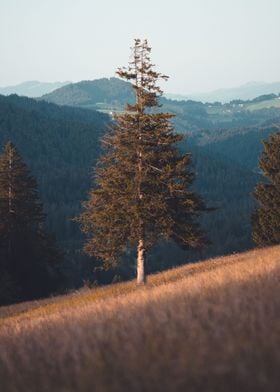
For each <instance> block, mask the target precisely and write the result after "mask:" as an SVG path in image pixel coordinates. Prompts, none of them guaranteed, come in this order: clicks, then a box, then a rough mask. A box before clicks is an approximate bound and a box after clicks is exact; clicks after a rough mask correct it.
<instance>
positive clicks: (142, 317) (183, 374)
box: [0, 246, 280, 392]
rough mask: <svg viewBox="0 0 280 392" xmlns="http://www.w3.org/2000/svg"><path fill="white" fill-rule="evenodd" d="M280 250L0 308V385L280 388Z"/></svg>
mask: <svg viewBox="0 0 280 392" xmlns="http://www.w3.org/2000/svg"><path fill="white" fill-rule="evenodd" d="M279 298H280V247H279V246H276V247H271V248H266V249H261V250H253V251H250V252H247V253H241V254H235V255H232V256H228V257H221V258H217V259H213V260H209V261H207V262H202V263H196V264H191V265H186V266H183V267H180V268H176V269H172V270H169V271H167V272H164V273H160V274H155V275H152V276H150V277H149V279H148V284H147V285H146V286H143V287H136V285H135V283H134V282H127V283H118V284H115V285H111V286H107V287H101V288H95V289H91V290H90V289H84V290H81V291H79V292H76V293H72V294H69V295H67V296H60V297H57V298H51V299H49V300H42V301H34V302H30V303H25V304H20V305H14V306H9V307H2V308H0V382H1V385H0V390H1V392H17V391H28V392H33V391H34V392H37V391H40V392H44V391H53V392H54V391H65V392H66V391H67V392H68V391H69V392H71V391H96V392H99V391H100V392H103V391H104V392H105V391H116V392H117V391H139V392H143V391H161V392H164V391H188V392H189V391H207V392H212V391H213V392H214V391H215V392H219V391H238V392H241V391H246V392H248V391H254V392H257V391H266V392H269V391H278V390H279V387H280V374H279V367H280V351H279V347H280V302H279Z"/></svg>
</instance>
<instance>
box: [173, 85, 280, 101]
mask: <svg viewBox="0 0 280 392" xmlns="http://www.w3.org/2000/svg"><path fill="white" fill-rule="evenodd" d="M279 93H280V82H274V83H265V82H249V83H246V84H244V85H242V86H240V87H235V88H223V89H218V90H214V91H210V92H208V93H201V94H199V93H198V94H186V95H180V94H166V97H167V98H169V99H176V100H184V101H187V100H194V101H201V102H222V103H226V102H230V101H233V100H236V99H240V100H244V101H247V100H251V99H254V98H256V97H258V96H260V95H266V94H279Z"/></svg>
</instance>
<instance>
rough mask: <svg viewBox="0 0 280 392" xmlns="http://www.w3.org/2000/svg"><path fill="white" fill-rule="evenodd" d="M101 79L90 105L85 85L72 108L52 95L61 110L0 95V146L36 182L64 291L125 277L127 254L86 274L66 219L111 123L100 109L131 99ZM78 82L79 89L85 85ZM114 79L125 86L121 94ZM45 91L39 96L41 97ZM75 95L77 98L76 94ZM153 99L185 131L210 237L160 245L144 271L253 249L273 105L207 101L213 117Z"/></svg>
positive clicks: (129, 264) (76, 206)
mask: <svg viewBox="0 0 280 392" xmlns="http://www.w3.org/2000/svg"><path fill="white" fill-rule="evenodd" d="M104 80H105V84H106V86H103V87H102V83H101V84H100V85H99V90H98V91H97V92H96V99H95V102H93V100H91V99H89V96H90V91H91V89H90V88H88V90H87V101H86V104H85V105H84V104H81V100H82V99H79V100H78V103H79V104H78V105H77V102H76V101H74V100H73V99H72V96H71V94H68V93H69V88H71V89H72V90H73V85H70V86H72V87H68V86H66V87H62V88H61V89H59V90H57V92H56V94H58V92H59V94H60V97H62V98H61V100H60V101H59V102H58V101H57V103H59V104H65V105H68V106H59V105H56V104H53V103H47V102H45V101H43V100H37V101H36V100H33V99H28V98H24V97H18V96H16V95H11V96H9V97H4V96H0V145H1V148H2V147H3V145H4V144H5V143H6V142H7V141H9V140H10V141H12V143H13V144H14V145H15V146H16V148H17V150H18V151H19V153H20V154H21V156H22V157H23V159H24V160H25V162H26V163H27V164H28V166H29V167H30V168H31V171H32V174H33V175H34V177H35V178H36V179H37V182H38V185H39V192H40V197H41V199H42V201H43V204H44V210H45V212H46V214H47V221H46V223H47V229H48V232H49V233H51V234H53V235H54V236H55V237H56V239H57V241H58V243H59V245H60V247H61V248H62V249H63V251H64V255H65V257H64V259H65V261H64V264H63V270H64V273H65V283H64V285H65V288H66V287H67V288H74V287H78V286H80V285H82V284H83V281H85V280H89V281H94V280H99V281H100V282H101V283H102V282H109V281H111V280H112V279H113V278H114V277H115V279H116V276H118V277H121V278H122V279H125V278H129V277H131V276H133V275H134V273H135V269H134V268H135V267H134V265H133V262H134V260H132V259H133V258H132V257H128V258H127V260H124V262H123V265H121V266H120V267H119V268H118V269H117V270H116V271H111V272H109V273H107V274H104V273H101V272H93V268H94V260H93V259H89V258H88V257H86V256H85V255H84V254H83V253H82V252H81V248H82V245H83V242H84V238H83V236H82V234H81V232H80V230H79V227H78V224H77V223H76V222H74V221H73V218H75V217H76V216H77V215H78V214H79V213H80V212H81V203H82V201H84V200H86V199H87V194H88V191H89V189H90V187H91V185H92V182H93V167H94V165H95V162H96V160H97V158H98V157H99V155H100V153H101V145H100V138H101V136H102V135H103V134H104V132H105V130H106V129H107V127H108V126H109V125H110V122H111V121H112V119H111V117H110V116H109V115H107V114H106V113H102V112H101V111H105V112H106V111H107V112H110V111H111V110H113V109H116V110H121V107H122V105H123V103H124V102H126V101H127V100H128V101H129V100H130V99H131V93H130V90H129V88H127V83H125V82H120V83H115V82H113V83H112V85H111V87H110V86H108V85H107V81H108V79H104ZM110 80H115V79H114V78H113V79H110ZM110 80H109V81H110ZM83 83H84V86H86V84H87V83H93V82H83ZM121 83H125V84H126V89H125V90H124V89H123V85H122V84H121ZM66 88H68V90H67V91H66V92H65V90H63V89H66ZM52 94H54V93H52ZM52 94H49V96H48V100H49V101H50V96H51V95H52ZM65 94H66V95H65ZM75 96H76V98H75V99H77V91H75ZM105 96H106V99H105V98H104V97H105ZM65 97H66V98H65ZM82 101H83V100H82ZM83 102H84V101H83ZM161 103H162V105H163V106H162V108H160V109H161V110H166V111H170V112H172V113H175V114H176V117H175V118H174V120H173V121H174V125H175V129H176V131H177V132H181V133H183V134H184V135H186V138H185V139H184V141H183V142H182V143H181V145H180V148H181V149H182V151H183V152H187V151H191V152H192V154H193V171H194V173H195V177H196V179H195V181H194V190H195V191H197V192H198V193H199V194H200V195H201V196H202V197H203V199H204V200H205V202H206V204H207V206H208V207H214V208H215V210H214V211H212V212H209V213H207V215H206V216H204V217H203V218H202V225H203V227H204V230H205V231H206V233H207V235H208V237H209V239H210V240H211V242H212V244H211V245H210V246H209V247H208V248H207V250H205V251H203V253H199V252H197V253H194V252H184V251H181V250H179V249H178V248H176V247H175V245H174V244H168V246H167V245H166V244H160V245H158V246H157V247H155V249H154V250H153V252H152V255H151V256H149V257H150V258H152V259H153V263H152V264H151V263H148V265H149V267H148V269H149V272H150V271H155V270H161V269H164V268H167V267H170V266H172V265H174V264H175V263H176V264H180V263H186V262H188V261H192V260H196V259H198V258H207V257H209V256H214V255H220V254H229V253H232V252H237V251H242V250H245V249H249V248H250V247H252V246H253V243H252V240H251V222H250V219H251V218H250V217H251V213H252V210H253V208H254V205H255V204H254V203H255V202H254V200H253V197H252V193H253V190H254V188H255V186H256V183H257V182H258V181H259V180H260V178H261V174H260V171H259V169H258V157H259V155H260V153H261V150H262V144H261V141H262V140H263V139H265V138H267V136H268V135H269V134H271V133H273V132H276V131H277V128H275V127H274V124H277V123H279V119H280V110H279V109H276V108H267V109H262V110H258V111H246V110H242V111H234V110H233V111H232V112H227V111H226V110H229V109H225V107H224V105H221V104H216V108H217V109H218V108H219V110H216V111H215V113H214V114H213V112H212V113H210V112H209V105H208V104H202V103H198V102H192V101H180V102H179V101H171V100H167V99H165V98H162V102H161ZM100 104H103V107H102V108H101V111H100V110H99V111H96V110H92V109H91V110H89V109H85V107H86V106H88V107H94V108H95V109H100V106H102V105H100ZM71 105H73V107H70V106H71ZM74 106H75V107H74ZM80 106H82V107H80ZM221 106H222V108H221ZM212 109H213V108H211V110H212ZM175 260H176V262H175Z"/></svg>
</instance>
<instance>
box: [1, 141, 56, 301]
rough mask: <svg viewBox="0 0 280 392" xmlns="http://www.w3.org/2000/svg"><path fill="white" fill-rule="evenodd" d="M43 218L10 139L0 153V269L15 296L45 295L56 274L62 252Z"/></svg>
mask: <svg viewBox="0 0 280 392" xmlns="http://www.w3.org/2000/svg"><path fill="white" fill-rule="evenodd" d="M44 218H45V217H44V213H43V207H42V203H41V202H40V199H39V196H38V190H37V184H36V181H35V179H34V178H33V177H32V176H31V175H30V173H29V170H28V168H27V166H26V164H25V163H24V162H23V160H22V158H21V156H20V155H19V153H18V152H17V150H16V149H15V147H14V146H13V144H12V143H10V142H9V143H7V144H6V145H5V147H4V153H3V154H2V155H1V156H0V255H1V259H0V260H1V263H0V269H1V274H2V276H4V275H5V276H8V277H9V278H8V279H9V282H10V283H9V285H8V286H9V287H11V282H13V285H14V289H15V290H13V289H12V290H11V291H14V292H16V293H17V296H16V297H17V298H16V299H19V298H20V299H31V298H34V297H38V296H43V295H46V294H48V292H49V291H50V290H51V289H52V288H53V282H54V279H57V278H58V275H57V271H56V268H57V266H58V263H59V261H60V260H61V255H60V253H59V251H58V250H57V249H56V247H55V245H54V243H53V241H52V240H51V239H50V238H49V237H48V235H47V234H46V233H45V231H44V227H43V223H44ZM5 284H6V285H7V282H2V281H1V285H2V288H3V286H4V285H5ZM0 292H1V291H0ZM6 296H7V294H6ZM2 297H3V296H2ZM4 297H5V296H4ZM0 300H1V299H0ZM12 300H15V298H14V296H13V295H11V301H12ZM5 301H7V299H6V300H5Z"/></svg>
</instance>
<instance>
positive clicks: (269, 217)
mask: <svg viewBox="0 0 280 392" xmlns="http://www.w3.org/2000/svg"><path fill="white" fill-rule="evenodd" d="M263 145H264V151H263V153H262V156H261V158H260V163H259V166H260V168H261V170H262V171H263V174H264V175H265V177H266V178H267V180H268V181H267V182H265V183H260V184H258V185H257V187H256V189H255V192H254V196H255V198H256V199H257V201H258V203H259V205H260V206H259V208H257V209H256V210H255V212H254V213H253V216H252V224H253V232H252V237H253V240H254V241H255V243H256V244H257V245H258V246H265V245H275V244H280V132H278V133H276V134H273V135H271V136H270V137H269V139H268V140H267V141H264V142H263Z"/></svg>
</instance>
